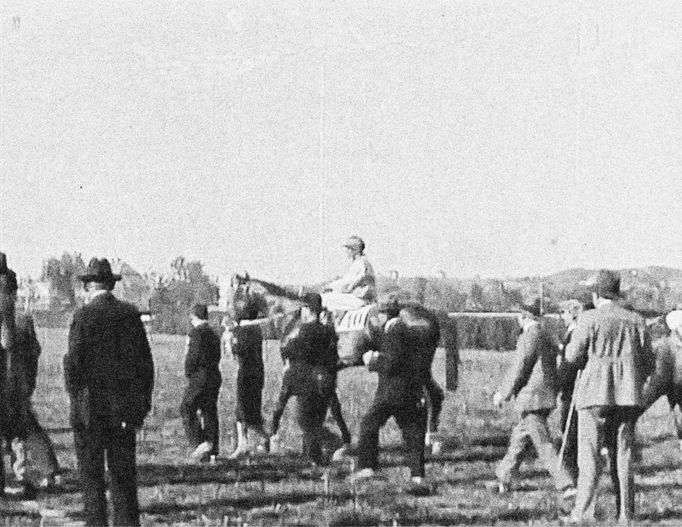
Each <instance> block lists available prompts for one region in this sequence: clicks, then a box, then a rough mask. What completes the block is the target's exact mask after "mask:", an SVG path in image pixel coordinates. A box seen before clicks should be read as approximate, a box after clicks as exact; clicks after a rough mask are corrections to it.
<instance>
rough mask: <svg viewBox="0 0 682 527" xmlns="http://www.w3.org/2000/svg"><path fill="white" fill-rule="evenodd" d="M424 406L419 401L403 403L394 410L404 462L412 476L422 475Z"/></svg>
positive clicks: (424, 434)
mask: <svg viewBox="0 0 682 527" xmlns="http://www.w3.org/2000/svg"><path fill="white" fill-rule="evenodd" d="M426 413H427V411H426V407H425V406H424V405H423V404H421V402H420V401H413V402H411V404H410V403H408V404H405V405H404V406H403V407H401V408H400V409H399V410H397V411H396V412H395V414H394V415H395V419H396V421H397V422H398V426H399V427H400V430H401V432H402V434H403V441H404V442H405V447H406V450H407V452H406V455H405V462H406V463H405V464H406V465H407V466H408V467H409V469H410V475H411V476H412V477H417V476H419V477H422V478H423V477H424V475H425V471H424V463H425V455H424V437H425V436H426V419H427V415H426Z"/></svg>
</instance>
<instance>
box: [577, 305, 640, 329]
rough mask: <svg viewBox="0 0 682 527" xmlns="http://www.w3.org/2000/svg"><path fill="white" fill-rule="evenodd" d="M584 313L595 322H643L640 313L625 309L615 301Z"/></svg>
mask: <svg viewBox="0 0 682 527" xmlns="http://www.w3.org/2000/svg"><path fill="white" fill-rule="evenodd" d="M585 315H586V317H587V318H588V320H592V321H594V322H595V323H600V322H607V321H610V320H618V321H628V322H630V323H633V324H644V323H645V322H644V317H642V315H640V314H639V313H637V312H636V311H633V310H632V309H626V308H624V307H623V306H621V305H619V304H617V303H615V302H612V303H611V304H608V305H606V306H604V307H602V308H597V309H591V310H589V311H587V312H585Z"/></svg>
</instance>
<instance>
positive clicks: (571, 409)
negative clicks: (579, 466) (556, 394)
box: [558, 370, 582, 467]
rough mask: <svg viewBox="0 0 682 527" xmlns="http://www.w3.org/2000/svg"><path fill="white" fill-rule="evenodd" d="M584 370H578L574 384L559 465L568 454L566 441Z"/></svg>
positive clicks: (562, 439) (562, 437) (562, 438)
mask: <svg viewBox="0 0 682 527" xmlns="http://www.w3.org/2000/svg"><path fill="white" fill-rule="evenodd" d="M581 373H582V370H578V373H577V374H576V376H575V381H574V382H573V393H572V394H571V404H570V406H569V407H568V419H566V426H565V427H564V433H563V434H562V436H561V448H560V449H559V462H558V465H559V467H561V464H562V463H563V461H564V453H565V452H566V440H567V439H568V431H569V430H570V429H571V421H572V420H573V412H574V410H575V397H576V393H578V384H579V383H580V374H581Z"/></svg>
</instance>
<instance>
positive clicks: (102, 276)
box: [78, 258, 121, 284]
mask: <svg viewBox="0 0 682 527" xmlns="http://www.w3.org/2000/svg"><path fill="white" fill-rule="evenodd" d="M78 278H80V279H81V281H83V282H100V283H103V284H106V283H109V282H118V281H119V280H120V279H121V275H120V274H114V273H112V272H111V264H110V263H109V260H107V259H106V258H93V259H92V260H90V263H89V264H88V269H87V270H86V272H85V273H84V274H82V275H80V276H79V277H78Z"/></svg>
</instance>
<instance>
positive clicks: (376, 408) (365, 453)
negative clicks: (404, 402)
mask: <svg viewBox="0 0 682 527" xmlns="http://www.w3.org/2000/svg"><path fill="white" fill-rule="evenodd" d="M393 410H394V407H393V406H392V405H391V404H390V403H389V402H383V401H376V400H375V401H374V402H373V403H372V405H371V406H370V407H369V410H367V413H366V414H365V416H364V417H363V418H362V421H361V422H360V439H359V444H358V468H360V469H363V468H372V469H376V468H377V466H378V461H379V430H381V427H382V426H384V424H386V421H388V419H389V417H391V416H392V415H393Z"/></svg>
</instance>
